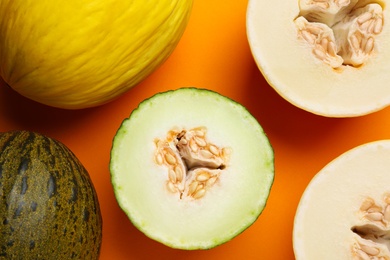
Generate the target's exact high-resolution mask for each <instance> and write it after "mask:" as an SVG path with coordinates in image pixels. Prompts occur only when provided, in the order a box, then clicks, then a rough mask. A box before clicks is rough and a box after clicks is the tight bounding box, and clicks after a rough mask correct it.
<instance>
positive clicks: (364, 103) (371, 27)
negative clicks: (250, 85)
mask: <svg viewBox="0 0 390 260" xmlns="http://www.w3.org/2000/svg"><path fill="white" fill-rule="evenodd" d="M388 2H389V1H388V0H378V1H374V0H372V1H368V0H359V1H358V0H337V1H333V0H332V1H331V0H312V1H309V0H295V1H294V0H293V1H290V0H274V1H271V2H270V1H261V0H250V1H249V4H248V9H247V33H248V41H249V44H250V47H251V51H252V53H253V56H254V59H255V61H256V63H257V65H258V67H259V69H260V70H261V72H262V74H263V75H264V77H265V79H266V80H267V81H268V83H269V84H270V85H271V86H272V87H273V88H274V89H275V90H276V91H277V92H278V93H279V94H280V95H281V96H282V97H283V98H285V99H286V100H287V101H289V102H291V103H292V104H294V105H295V106H297V107H300V108H302V109H304V110H306V111H309V112H311V113H314V114H318V115H322V116H328V117H353V116H361V115H365V114H369V113H372V112H374V111H378V110H380V109H382V108H384V107H386V106H388V105H389V104H390V89H389V87H388V82H390V73H389V70H390V48H389V46H390V27H389V24H388V19H390V10H389V8H388V7H387V4H388Z"/></svg>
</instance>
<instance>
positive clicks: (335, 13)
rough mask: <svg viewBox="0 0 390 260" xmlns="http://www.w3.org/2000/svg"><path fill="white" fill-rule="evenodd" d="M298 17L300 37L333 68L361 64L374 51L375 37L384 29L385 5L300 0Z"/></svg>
mask: <svg viewBox="0 0 390 260" xmlns="http://www.w3.org/2000/svg"><path fill="white" fill-rule="evenodd" d="M300 9H301V13H300V16H299V17H298V18H297V19H295V21H294V22H295V25H296V27H297V30H298V38H300V39H303V40H304V41H305V42H306V43H307V44H308V45H309V46H310V48H311V49H312V53H313V55H314V56H315V57H316V58H318V59H320V60H321V61H322V62H324V63H326V64H328V65H329V66H331V67H332V68H339V67H341V66H342V65H351V66H354V67H358V66H361V65H363V64H364V63H366V61H367V60H368V59H369V58H370V57H371V56H372V55H373V54H374V50H375V38H376V36H378V35H379V34H380V33H381V32H382V30H383V24H384V17H383V9H382V7H381V6H380V5H379V4H377V3H370V4H367V5H365V6H360V5H359V1H357V0H353V1H349V0H342V1H341V0H340V1H334V0H333V1H331V0H310V1H300Z"/></svg>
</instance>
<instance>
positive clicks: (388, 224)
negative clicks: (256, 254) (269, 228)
mask: <svg viewBox="0 0 390 260" xmlns="http://www.w3.org/2000/svg"><path fill="white" fill-rule="evenodd" d="M389 170H390V140H380V141H375V142H370V143H367V144H363V145H361V146H358V147H356V148H354V149H352V150H350V151H348V152H346V153H344V154H342V155H341V156H339V157H338V158H337V159H335V160H333V161H332V162H330V163H329V164H328V165H327V166H325V167H324V168H323V169H322V170H321V171H320V172H319V173H318V174H317V175H316V176H315V177H314V178H313V180H312V181H311V182H310V183H309V185H308V187H307V188H306V190H305V192H304V193H303V196H302V198H301V200H300V203H299V205H298V208H297V212H296V215H295V220H294V231H293V242H294V243H293V245H294V252H295V256H296V259H297V260H305V259H307V260H312V259H351V260H352V259H353V260H355V259H356V260H360V259H361V260H364V259H372V260H374V259H377V260H388V259H390V174H389Z"/></svg>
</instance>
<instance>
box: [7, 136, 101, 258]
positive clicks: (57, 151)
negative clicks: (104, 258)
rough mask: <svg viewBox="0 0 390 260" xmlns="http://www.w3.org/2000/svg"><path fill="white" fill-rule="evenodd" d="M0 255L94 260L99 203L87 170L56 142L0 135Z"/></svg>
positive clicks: (98, 236)
mask: <svg viewBox="0 0 390 260" xmlns="http://www.w3.org/2000/svg"><path fill="white" fill-rule="evenodd" d="M0 194H1V197H0V230H1V236H0V245H1V247H0V258H2V257H4V258H6V259H40V258H42V257H45V258H47V259H98V257H99V253H100V246H101V240H102V218H101V213H100V208H99V202H98V198H97V194H96V192H95V189H94V186H93V184H92V182H91V179H90V177H89V174H88V172H87V171H86V169H85V168H84V167H83V165H82V164H81V163H80V161H79V160H78V159H77V158H76V156H75V155H74V154H73V153H72V152H71V151H70V150H69V149H68V148H67V147H66V146H65V145H63V144H62V143H60V142H58V141H56V140H54V139H51V138H48V137H46V136H43V135H41V134H38V133H33V132H28V131H12V132H6V133H1V134H0Z"/></svg>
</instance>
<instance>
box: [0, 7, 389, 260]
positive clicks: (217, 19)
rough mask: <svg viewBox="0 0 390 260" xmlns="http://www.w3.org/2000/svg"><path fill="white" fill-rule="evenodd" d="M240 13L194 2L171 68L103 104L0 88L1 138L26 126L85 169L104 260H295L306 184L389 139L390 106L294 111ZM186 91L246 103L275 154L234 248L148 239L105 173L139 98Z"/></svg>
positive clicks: (243, 10)
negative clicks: (68, 103) (255, 50)
mask: <svg viewBox="0 0 390 260" xmlns="http://www.w3.org/2000/svg"><path fill="white" fill-rule="evenodd" d="M246 7H247V1H244V0H236V1H221V0H214V1H195V3H194V9H193V13H192V16H191V19H190V22H189V25H188V27H187V30H186V32H185V34H184V36H183V38H182V40H181V42H180V43H179V45H178V47H177V49H176V50H175V52H174V53H173V54H172V56H171V57H170V58H169V59H168V61H167V62H166V63H165V64H164V65H163V66H162V67H160V68H159V69H158V70H157V71H156V72H155V73H153V74H152V75H151V76H150V77H149V78H148V79H147V80H145V81H144V82H143V83H141V84H140V85H139V86H137V87H135V88H133V89H132V90H130V91H129V92H128V93H127V94H126V95H124V96H122V97H121V98H119V99H117V100H115V101H113V102H111V103H109V104H106V105H104V106H100V107H96V108H91V109H85V110H78V111H68V110H61V109H55V108H51V107H47V106H44V105H41V104H38V103H35V102H33V101H30V100H27V99H25V98H24V97H21V96H20V95H18V94H16V93H15V92H13V91H12V90H11V89H9V88H7V87H6V86H5V84H4V83H0V84H1V85H0V131H9V130H16V129H25V130H31V131H37V132H40V133H43V134H46V135H48V136H50V137H53V138H56V139H58V140H60V141H62V142H63V143H64V144H66V145H67V146H68V147H69V148H70V149H71V150H72V151H73V152H74V153H75V154H76V155H77V156H78V158H79V159H80V160H81V161H82V163H83V164H84V166H85V167H86V168H87V170H88V171H89V173H90V175H91V178H92V180H93V182H94V185H95V188H96V190H97V192H98V196H99V201H100V205H101V210H102V215H103V221H104V228H103V245H102V250H101V259H102V260H106V259H110V260H112V259H115V260H121V259H186V260H190V259H203V260H207V259H213V260H214V259H283V260H285V259H294V255H293V249H292V228H293V219H294V214H295V210H296V207H297V204H298V202H299V199H300V197H301V195H302V192H303V191H304V189H305V187H306V185H307V184H308V182H309V181H310V180H311V178H312V177H313V176H314V175H315V174H316V173H317V172H318V171H319V170H320V169H321V168H322V167H324V166H325V165H326V164H327V163H328V162H330V161H331V160H332V159H334V158H335V157H337V156H338V155H340V154H341V153H343V152H345V151H347V150H349V149H351V148H353V147H354V146H357V145H360V144H363V143H366V142H369V141H374V140H379V139H386V138H389V137H390V120H389V118H390V108H388V109H384V110H382V111H379V112H376V113H374V114H371V115H367V116H363V117H358V118H346V119H335V118H325V117H320V116H316V115H313V114H310V113H308V112H305V111H303V110H300V109H298V108H296V107H294V106H292V105H291V104H289V103H288V102H287V101H285V100H284V99H282V98H281V97H280V96H279V95H278V94H276V92H275V91H274V90H273V89H272V88H271V87H270V86H269V85H268V84H267V83H266V81H265V80H264V78H263V76H262V75H261V73H260V72H259V70H258V68H257V67H256V65H255V63H254V60H253V58H252V55H251V53H250V50H249V45H248V42H247V38H246V31H245V15H246ZM267 26H270V25H267ZM264 37H267V36H266V35H265V36H264ZM298 76H299V75H298ZM301 76H304V75H301ZM184 86H195V87H199V88H208V89H212V90H215V91H218V92H219V93H221V94H223V95H226V96H228V97H230V98H232V99H234V100H236V101H238V102H240V103H241V104H243V105H244V106H246V107H247V108H248V110H249V111H250V112H251V113H252V114H253V115H254V116H255V117H256V118H257V119H258V121H259V122H260V124H261V125H262V126H263V128H264V130H265V132H266V133H267V135H268V137H269V139H270V141H271V144H272V146H273V147H274V151H275V182H274V185H273V187H272V190H271V194H270V197H269V200H268V204H267V207H266V208H265V210H264V212H263V213H262V215H261V216H260V217H259V219H258V220H257V221H256V222H255V223H254V224H253V225H252V226H251V227H250V228H248V229H247V230H246V231H245V232H243V233H242V234H240V235H239V236H238V237H236V238H235V239H233V240H232V241H230V242H228V243H226V244H223V245H221V246H219V247H216V248H214V249H211V250H206V251H201V250H200V251H182V250H174V249H171V248H168V247H166V246H164V245H161V244H159V243H157V242H155V241H152V240H150V239H148V238H147V237H145V236H144V235H143V234H142V233H141V232H139V231H138V230H137V229H136V228H134V226H132V224H131V223H130V221H129V220H128V219H127V217H126V215H125V214H124V213H123V212H122V211H121V209H120V208H119V207H118V205H117V203H116V200H115V197H114V193H113V189H112V186H111V183H110V174H109V171H108V163H109V159H110V149H111V141H112V139H113V137H114V135H115V132H116V130H117V128H118V127H119V125H120V123H121V122H122V120H123V119H124V118H126V117H128V116H129V114H130V113H131V111H132V110H133V109H134V108H135V107H136V106H137V105H138V104H139V102H141V101H142V100H144V99H145V98H148V97H150V96H151V95H153V94H155V93H157V92H161V91H165V90H169V89H176V88H179V87H184ZM313 87H315V86H313ZM319 235H320V234H319Z"/></svg>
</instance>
